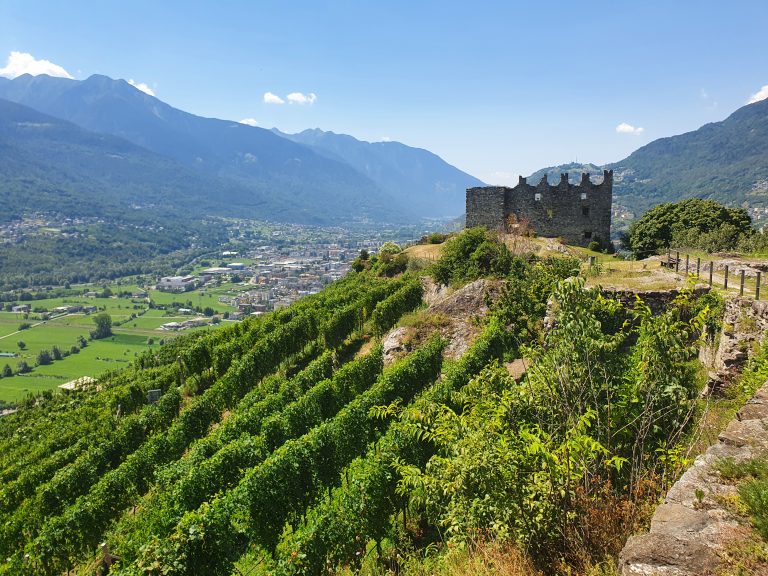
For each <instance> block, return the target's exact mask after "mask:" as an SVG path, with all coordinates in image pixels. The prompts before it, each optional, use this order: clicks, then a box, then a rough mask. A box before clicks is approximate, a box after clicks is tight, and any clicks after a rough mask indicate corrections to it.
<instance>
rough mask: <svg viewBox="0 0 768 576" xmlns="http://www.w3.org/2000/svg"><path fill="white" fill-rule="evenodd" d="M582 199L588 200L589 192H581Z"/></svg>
mask: <svg viewBox="0 0 768 576" xmlns="http://www.w3.org/2000/svg"><path fill="white" fill-rule="evenodd" d="M581 199H582V200H586V199H587V193H586V192H582V193H581Z"/></svg>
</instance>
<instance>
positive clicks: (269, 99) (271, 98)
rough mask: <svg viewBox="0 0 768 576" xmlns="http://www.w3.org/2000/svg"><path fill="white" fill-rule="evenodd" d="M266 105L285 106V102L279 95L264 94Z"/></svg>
mask: <svg viewBox="0 0 768 576" xmlns="http://www.w3.org/2000/svg"><path fill="white" fill-rule="evenodd" d="M264 103H265V104H285V100H283V99H282V98H280V96H278V95H277V94H272V92H264Z"/></svg>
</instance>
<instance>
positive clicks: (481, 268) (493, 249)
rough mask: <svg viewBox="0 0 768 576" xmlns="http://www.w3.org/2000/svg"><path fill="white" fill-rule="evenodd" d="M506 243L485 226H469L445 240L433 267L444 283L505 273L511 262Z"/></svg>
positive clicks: (434, 274) (436, 275)
mask: <svg viewBox="0 0 768 576" xmlns="http://www.w3.org/2000/svg"><path fill="white" fill-rule="evenodd" d="M512 261H513V258H512V255H511V254H510V252H509V250H508V249H507V247H506V245H505V244H503V243H502V242H500V241H499V240H498V239H497V238H495V237H494V235H493V234H492V233H491V232H488V230H486V229H485V228H481V227H478V228H468V229H466V230H464V231H463V232H462V233H461V234H458V235H457V236H454V237H453V238H451V239H450V240H448V241H447V242H446V243H445V246H444V247H443V252H442V256H441V257H440V260H439V261H438V262H437V263H436V264H435V266H434V268H433V270H432V276H433V277H434V279H435V281H436V282H439V283H441V284H451V283H457V284H458V283H464V282H469V281H471V280H475V279H477V278H480V277H482V276H506V275H507V274H508V273H509V271H510V269H511V266H512Z"/></svg>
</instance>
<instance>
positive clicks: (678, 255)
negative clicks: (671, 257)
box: [675, 252, 680, 272]
mask: <svg viewBox="0 0 768 576" xmlns="http://www.w3.org/2000/svg"><path fill="white" fill-rule="evenodd" d="M675 254H676V256H675V272H680V252H675Z"/></svg>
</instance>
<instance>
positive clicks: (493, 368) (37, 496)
mask: <svg viewBox="0 0 768 576" xmlns="http://www.w3.org/2000/svg"><path fill="white" fill-rule="evenodd" d="M444 252H445V256H444V257H443V260H442V261H441V262H439V263H438V264H437V265H436V266H435V272H434V274H435V276H436V277H437V278H438V279H440V280H443V281H444V282H452V283H454V285H456V284H460V283H463V282H467V281H470V280H472V279H476V278H478V277H483V276H493V277H496V278H499V279H501V280H503V290H502V293H501V295H500V296H498V297H497V298H496V299H495V301H494V302H492V303H491V305H490V311H489V313H488V314H487V315H486V316H485V317H482V318H480V317H478V318H477V319H476V320H477V322H476V324H477V326H476V336H475V338H474V340H473V342H472V343H471V345H470V347H469V349H468V350H467V352H465V353H464V354H463V355H462V356H461V357H460V358H458V359H450V360H449V359H444V355H443V351H444V348H445V346H446V342H445V341H444V340H443V339H442V338H441V337H440V335H439V333H438V331H437V330H435V331H433V332H432V333H430V334H427V335H421V336H420V337H419V338H414V339H413V345H412V346H411V348H410V349H409V351H408V352H407V353H406V354H404V355H402V356H401V357H399V358H398V359H397V360H395V361H394V362H392V363H386V365H385V361H384V355H383V352H382V346H381V339H382V337H383V336H385V335H386V333H387V332H388V331H389V330H390V329H391V328H393V327H394V326H396V325H397V324H398V322H399V321H400V319H401V318H402V317H403V315H405V314H407V313H411V312H413V311H414V310H421V312H420V313H422V314H427V313H428V310H425V309H424V304H423V303H422V284H421V282H420V280H419V279H418V277H416V276H415V275H411V273H405V274H400V275H398V276H396V277H394V278H386V277H382V276H380V275H379V274H378V273H377V266H376V262H375V261H374V262H372V263H368V264H367V266H366V269H365V270H363V271H361V272H358V273H351V274H350V275H349V276H347V277H346V278H344V279H343V280H341V281H338V282H336V283H334V284H332V285H331V286H329V287H328V288H326V289H325V290H323V291H322V292H321V293H319V294H317V295H314V296H309V297H306V298H304V299H302V300H300V301H299V302H297V303H296V304H294V305H292V306H291V307H289V308H286V309H282V310H279V311H276V312H274V313H271V314H269V315H266V316H263V317H261V318H258V319H255V318H254V319H248V320H246V321H244V322H241V323H237V324H231V325H228V326H226V327H223V328H221V329H219V330H216V331H213V332H206V333H204V334H202V333H201V334H191V335H189V336H184V337H181V338H178V339H176V340H174V341H173V342H171V343H169V344H168V345H166V346H164V347H162V348H160V349H158V350H155V351H152V352H147V353H146V354H145V355H144V356H142V357H140V358H139V359H138V360H137V361H136V362H135V363H134V365H133V366H132V367H131V368H128V369H125V370H122V371H118V372H114V373H109V374H106V375H104V376H102V377H101V378H100V380H99V385H98V387H97V388H94V389H92V390H89V391H85V392H81V393H78V394H76V395H71V396H53V397H48V398H41V399H39V401H38V402H37V403H36V405H35V406H33V407H30V408H27V409H23V410H21V411H19V412H18V413H16V414H13V415H11V416H8V417H5V418H3V419H2V420H0V558H2V559H3V563H2V564H1V565H0V574H8V575H16V574H19V575H21V574H34V575H47V574H107V573H108V574H120V575H182V574H186V575H193V574H205V575H230V574H318V575H319V574H327V573H333V572H335V571H339V570H358V569H361V568H365V569H366V570H367V571H369V572H376V571H379V572H382V573H384V572H387V571H389V572H394V573H397V572H403V571H405V572H406V573H407V569H408V566H409V562H413V561H414V558H418V557H419V555H420V554H422V555H423V554H424V553H425V552H424V551H426V550H433V551H434V550H437V551H438V553H443V552H444V551H445V550H447V549H450V548H452V547H466V546H471V545H472V544H473V543H476V542H478V541H480V540H486V539H489V540H493V541H504V542H510V543H512V544H514V545H515V546H517V547H519V548H520V549H522V550H524V551H526V553H527V554H529V555H530V556H531V557H532V558H537V559H538V562H539V564H540V565H539V566H538V568H539V569H543V570H545V571H552V570H556V568H553V567H557V566H560V565H562V563H566V564H569V565H570V566H574V567H576V568H577V569H578V568H579V567H580V566H581V565H582V564H583V563H584V561H585V560H584V557H585V554H586V556H587V557H588V558H587V560H589V559H591V558H594V557H597V556H599V555H600V554H604V553H606V548H605V546H603V547H602V548H599V550H597V551H594V550H593V549H595V547H596V546H597V540H598V539H600V538H602V537H604V536H605V534H601V533H599V531H597V530H595V531H594V533H589V531H588V530H584V529H577V524H578V522H577V518H584V517H585V516H584V515H587V516H588V515H589V514H592V513H593V512H594V511H595V506H596V505H597V504H596V503H597V502H605V501H608V502H611V503H613V504H615V505H616V506H617V507H618V509H621V510H625V511H627V515H629V514H631V510H632V507H633V504H634V503H635V502H636V499H637V494H638V493H640V492H642V491H643V490H644V489H646V487H647V486H648V483H649V482H651V481H653V480H654V479H656V478H658V477H659V476H660V475H663V474H664V472H665V470H666V467H667V466H668V465H669V462H671V461H672V460H673V458H672V456H673V455H674V454H675V453H676V449H677V448H676V447H677V443H678V441H679V440H680V438H681V436H682V434H684V432H685V430H686V426H688V425H689V423H690V420H691V414H692V410H693V407H694V400H695V398H696V394H697V388H696V386H697V381H696V377H695V370H694V368H693V367H692V365H691V359H692V357H693V356H692V355H693V352H694V350H695V344H696V342H695V340H696V339H695V335H696V334H698V333H700V332H701V328H702V326H703V325H704V323H705V321H706V319H707V314H708V310H709V309H708V308H707V306H705V305H704V304H703V303H700V302H694V301H692V300H690V299H688V298H687V297H685V295H684V296H683V297H681V298H679V299H678V301H677V302H675V304H674V305H673V306H671V307H670V308H669V310H668V311H667V312H666V313H664V314H660V315H658V314H657V315H653V314H651V313H650V311H649V310H648V309H647V308H645V307H644V305H643V304H642V302H638V303H636V304H635V306H634V307H632V308H625V307H623V306H622V305H621V304H620V303H619V302H617V301H614V300H611V299H607V298H604V297H603V296H602V295H601V294H600V293H599V291H598V290H596V289H585V288H584V286H583V282H581V280H580V279H579V278H578V277H574V276H577V275H578V268H579V265H578V262H574V261H572V260H569V259H549V260H536V259H533V258H530V259H523V258H519V257H514V256H512V255H510V254H509V253H507V252H506V251H505V248H504V246H503V244H499V243H496V242H495V241H494V240H493V238H491V237H488V236H486V235H485V234H484V233H479V232H476V231H475V232H470V233H466V234H463V235H461V236H459V237H458V238H457V239H455V240H452V241H451V242H449V245H448V246H446V250H445V251H444ZM548 302H549V303H550V312H551V313H552V314H553V315H554V316H553V318H551V320H552V322H550V323H549V326H550V328H549V329H547V330H545V329H544V317H545V314H546V312H547V309H548ZM552 303H554V306H553V305H552ZM552 311H554V312H552ZM513 360H518V361H522V362H524V364H525V366H526V370H525V374H524V375H523V376H518V377H517V378H514V377H512V376H511V375H510V373H509V371H508V370H507V369H506V368H505V363H509V362H511V361H513ZM149 390H160V397H159V399H158V400H157V401H156V402H152V403H150V402H149V401H148V392H149ZM615 521H616V522H617V523H621V522H628V521H629V520H628V518H627V517H622V518H616V519H615ZM582 528H583V527H582ZM622 529H623V528H622ZM616 531H617V532H621V529H618V528H617V530H616ZM585 551H586V552H585ZM608 552H611V550H608Z"/></svg>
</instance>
